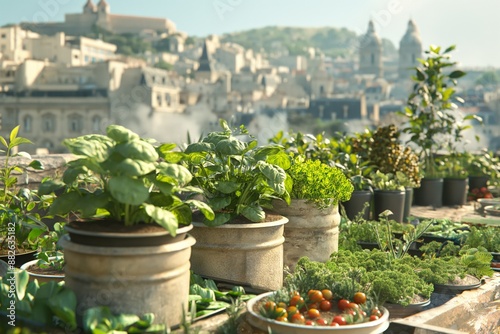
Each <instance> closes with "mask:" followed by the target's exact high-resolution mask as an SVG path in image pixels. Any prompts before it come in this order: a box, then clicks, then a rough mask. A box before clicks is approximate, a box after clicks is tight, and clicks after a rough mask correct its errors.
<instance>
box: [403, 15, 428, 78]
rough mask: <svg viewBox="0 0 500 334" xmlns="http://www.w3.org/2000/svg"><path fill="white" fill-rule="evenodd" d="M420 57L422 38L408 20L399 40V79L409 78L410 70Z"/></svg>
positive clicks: (411, 72) (413, 23) (412, 22)
mask: <svg viewBox="0 0 500 334" xmlns="http://www.w3.org/2000/svg"><path fill="white" fill-rule="evenodd" d="M421 57H422V40H421V39H420V33H419V31H418V28H417V25H416V24H415V22H414V21H413V20H410V21H409V22H408V29H407V30H406V33H405V35H404V36H403V38H402V39H401V42H399V71H398V72H399V79H401V80H410V78H411V75H413V74H414V71H413V70H412V69H413V68H414V67H415V66H417V65H418V64H419V63H418V59H419V58H421Z"/></svg>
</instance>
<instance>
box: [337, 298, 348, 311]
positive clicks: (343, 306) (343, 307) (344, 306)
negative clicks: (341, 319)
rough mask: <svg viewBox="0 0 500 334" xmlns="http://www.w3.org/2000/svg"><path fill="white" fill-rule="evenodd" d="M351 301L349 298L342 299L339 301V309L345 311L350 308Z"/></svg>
mask: <svg viewBox="0 0 500 334" xmlns="http://www.w3.org/2000/svg"><path fill="white" fill-rule="evenodd" d="M349 303H350V302H349V301H348V300H347V299H341V300H339V302H338V303H337V307H338V308H339V310H341V311H344V310H346V309H347V308H348V305H349Z"/></svg>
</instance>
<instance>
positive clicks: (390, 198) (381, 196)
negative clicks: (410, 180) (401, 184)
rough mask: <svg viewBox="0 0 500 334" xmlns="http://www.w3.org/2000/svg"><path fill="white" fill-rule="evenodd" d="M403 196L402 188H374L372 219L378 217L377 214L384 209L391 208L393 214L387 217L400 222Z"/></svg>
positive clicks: (403, 205) (402, 211) (403, 202)
mask: <svg viewBox="0 0 500 334" xmlns="http://www.w3.org/2000/svg"><path fill="white" fill-rule="evenodd" d="M405 197H406V196H405V191H404V190H401V191H399V190H380V189H377V190H375V191H374V201H373V206H374V219H379V215H380V214H381V213H382V212H384V211H385V210H391V211H392V213H393V214H392V215H390V216H389V217H388V218H389V219H391V220H395V221H397V222H398V223H402V222H403V213H404V207H405Z"/></svg>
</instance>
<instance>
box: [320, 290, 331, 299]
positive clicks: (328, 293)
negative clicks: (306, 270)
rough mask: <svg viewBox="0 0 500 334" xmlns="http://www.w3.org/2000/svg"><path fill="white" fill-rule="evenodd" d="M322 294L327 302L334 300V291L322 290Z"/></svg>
mask: <svg viewBox="0 0 500 334" xmlns="http://www.w3.org/2000/svg"><path fill="white" fill-rule="evenodd" d="M321 293H322V294H323V298H325V299H326V300H332V299H333V293H332V290H328V289H323V290H321Z"/></svg>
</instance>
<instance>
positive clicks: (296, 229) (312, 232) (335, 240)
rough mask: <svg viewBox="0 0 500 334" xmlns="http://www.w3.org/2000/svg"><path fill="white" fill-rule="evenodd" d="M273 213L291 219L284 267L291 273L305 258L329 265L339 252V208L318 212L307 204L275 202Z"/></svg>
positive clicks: (334, 207) (286, 234)
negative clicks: (331, 257) (329, 261)
mask: <svg viewBox="0 0 500 334" xmlns="http://www.w3.org/2000/svg"><path fill="white" fill-rule="evenodd" d="M273 211H274V212H276V213H278V214H280V215H282V216H285V217H287V218H288V224H286V225H285V244H284V264H285V266H288V267H289V268H290V269H291V270H293V269H294V268H295V265H296V264H297V261H298V260H299V259H300V258H301V257H303V256H307V257H309V259H311V260H313V261H319V262H326V260H328V258H329V257H330V255H331V254H332V253H333V252H336V251H337V250H338V248H339V224H340V214H339V209H338V205H332V206H330V207H328V208H326V209H323V210H319V209H317V208H316V206H315V205H314V204H313V203H307V201H306V200H302V199H293V200H292V202H291V204H290V206H288V205H287V204H286V203H285V202H283V201H275V202H273Z"/></svg>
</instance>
